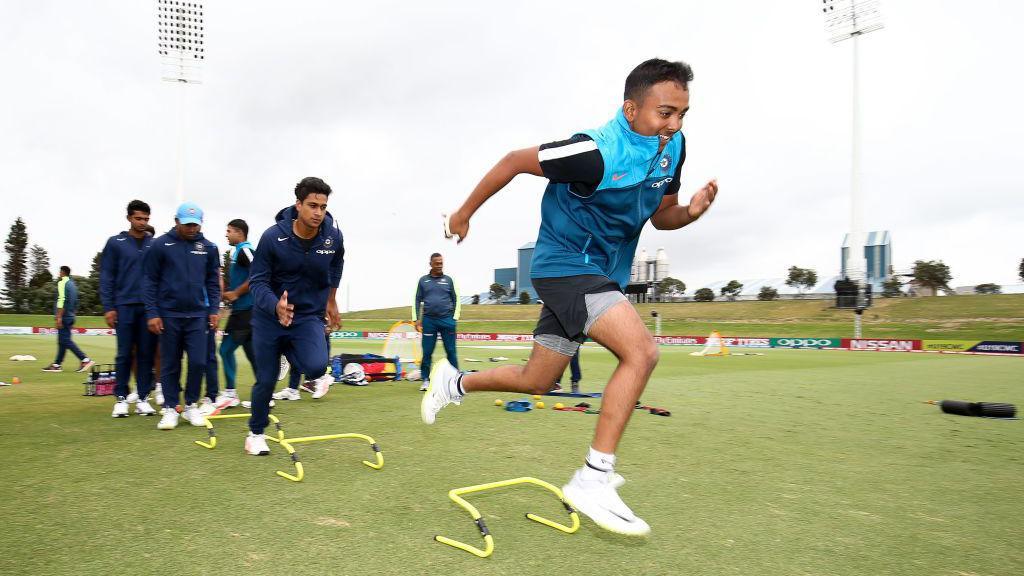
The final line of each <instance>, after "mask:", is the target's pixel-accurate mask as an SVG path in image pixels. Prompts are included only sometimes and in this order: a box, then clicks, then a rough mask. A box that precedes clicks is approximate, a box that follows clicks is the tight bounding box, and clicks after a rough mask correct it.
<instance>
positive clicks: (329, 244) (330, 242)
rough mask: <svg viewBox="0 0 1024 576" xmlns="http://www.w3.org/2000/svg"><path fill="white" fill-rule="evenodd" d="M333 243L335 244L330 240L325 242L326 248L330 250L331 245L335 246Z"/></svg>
mask: <svg viewBox="0 0 1024 576" xmlns="http://www.w3.org/2000/svg"><path fill="white" fill-rule="evenodd" d="M333 243H334V240H331V239H330V238H328V239H326V240H324V246H327V247H328V248H330V246H331V244H333Z"/></svg>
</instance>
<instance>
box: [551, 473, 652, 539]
mask: <svg viewBox="0 0 1024 576" xmlns="http://www.w3.org/2000/svg"><path fill="white" fill-rule="evenodd" d="M625 482H626V481H625V479H623V478H622V476H620V475H618V474H616V473H615V472H605V473H603V474H601V475H600V476H599V477H598V478H597V479H595V480H587V479H584V478H583V470H577V471H576V473H575V474H573V476H572V478H571V479H570V480H569V483H568V484H566V485H565V486H563V487H562V493H563V494H564V495H565V499H566V500H567V501H568V502H569V505H571V506H572V507H573V508H575V509H576V510H578V511H579V512H582V513H583V514H586V515H587V517H588V518H590V519H591V520H593V521H594V523H595V524H597V525H598V526H600V527H601V528H604V529H605V530H608V531H610V532H615V533H617V534H624V535H626V536H646V535H647V534H649V533H650V532H651V527H650V526H649V525H648V524H647V522H644V521H643V519H641V518H639V517H637V515H636V514H633V511H632V510H630V509H629V506H626V503H625V502H623V501H622V498H619V494H618V492H616V491H615V489H616V488H618V487H619V486H622V485H623V484H624V483H625Z"/></svg>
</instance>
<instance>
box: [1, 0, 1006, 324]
mask: <svg viewBox="0 0 1024 576" xmlns="http://www.w3.org/2000/svg"><path fill="white" fill-rule="evenodd" d="M820 6H821V4H820V0H801V1H791V0H778V1H774V2H773V1H766V0H765V1H754V0H751V1H744V2H741V1H715V2H711V1H706V2H697V1H683V0H672V1H666V2H645V1H634V2H628V3H627V2H621V1H617V2H605V1H595V0H586V1H573V2H567V1H558V2H551V1H547V2H539V1H538V2H515V1H510V2H502V3H495V2H479V1H475V2H474V1H457V2H456V1H451V2H445V1H439V2H430V3H423V2H419V3H412V2H363V3H359V4H358V5H356V4H355V3H349V2H336V1H335V2H332V1H303V2H265V1H254V0H246V1H244V2H243V1H241V0H237V1H228V0H208V1H206V2H205V10H206V22H205V24H206V33H207V50H208V51H207V54H208V56H207V60H206V66H205V68H204V71H203V76H204V83H203V84H202V85H198V86H186V87H185V92H186V96H185V103H186V104H185V108H186V110H187V130H186V133H187V150H186V160H185V165H186V170H185V172H186V176H185V190H186V193H185V196H186V199H189V200H194V201H196V202H198V203H199V204H200V205H201V206H202V207H203V208H204V209H205V210H206V211H207V218H206V224H205V225H204V232H205V233H206V234H207V236H208V237H209V238H210V239H212V240H213V241H215V242H217V243H218V244H219V245H220V246H221V248H222V249H223V248H224V247H225V246H226V244H225V241H224V238H223V229H224V224H225V223H226V222H227V221H228V220H230V219H232V218H244V219H245V220H247V221H248V222H249V224H250V227H251V228H252V230H253V232H252V235H253V236H256V237H258V235H259V233H260V232H261V231H262V230H263V229H265V228H266V227H267V226H269V225H270V224H271V223H272V217H273V215H274V214H275V213H276V212H277V210H278V209H280V208H281V207H283V206H285V205H287V204H289V203H291V202H292V201H293V200H294V197H293V196H292V188H293V187H294V185H295V183H296V182H297V181H298V180H299V179H301V178H302V177H304V176H309V175H315V176H320V177H322V178H324V179H325V180H326V181H327V182H328V183H329V184H330V185H331V186H332V187H333V189H334V191H335V193H334V195H332V197H331V201H330V211H331V212H332V213H333V215H334V217H335V218H336V219H338V220H339V221H340V225H341V229H342V231H343V233H344V235H345V245H346V249H347V257H346V260H347V263H346V267H345V274H344V279H343V289H342V291H341V292H340V294H341V295H340V297H339V303H340V304H341V306H342V307H343V309H344V307H345V306H346V293H348V296H347V298H348V299H349V300H348V303H349V304H350V306H351V308H352V309H364V308H374V307H383V306H391V305H399V304H405V303H407V302H409V301H410V300H411V297H412V293H413V290H414V285H415V281H416V278H417V277H418V276H419V275H421V274H424V273H426V271H427V260H428V256H429V254H430V253H431V252H433V251H435V250H436V251H440V252H442V253H444V255H445V258H446V263H447V264H446V271H447V272H448V273H449V274H451V275H453V276H454V277H455V278H456V279H457V280H458V281H459V284H460V287H461V288H462V291H463V293H465V294H468V293H471V292H482V291H485V290H486V289H487V287H488V285H489V284H490V283H491V281H492V278H493V269H494V268H496V267H507V266H513V265H514V263H515V250H516V248H517V247H519V246H520V245H522V244H523V243H525V242H529V241H532V240H534V239H535V237H536V233H537V227H538V223H539V215H540V209H539V208H540V198H541V194H542V192H543V189H544V184H545V182H544V181H543V180H541V179H539V178H536V177H532V176H520V177H518V178H517V179H516V180H515V181H514V182H513V183H512V184H511V185H510V186H508V187H507V188H506V189H505V190H504V191H503V192H501V193H500V194H499V195H498V196H496V197H495V198H494V199H492V200H491V202H489V203H488V204H486V205H485V206H484V207H483V208H482V210H481V211H480V212H478V214H477V216H476V217H475V218H474V220H473V221H472V230H471V234H470V237H469V239H468V240H467V241H466V242H465V243H463V244H462V245H460V246H458V247H456V246H455V244H454V243H449V242H446V241H444V240H443V239H442V237H441V234H440V229H441V227H440V219H439V214H440V213H441V212H442V211H448V210H451V209H453V208H455V207H456V206H458V205H459V204H460V203H461V202H462V200H463V199H464V197H465V196H466V195H467V194H468V193H469V191H470V190H471V189H472V187H473V186H474V185H475V184H476V182H477V181H478V180H479V178H480V177H481V176H482V175H483V174H484V173H485V172H486V171H487V170H488V169H489V168H490V167H491V166H492V165H493V164H494V163H495V162H496V161H497V160H498V159H500V158H501V157H502V155H503V154H504V153H506V152H507V151H509V150H513V149H517V148H523V147H527V146H532V145H537V144H540V143H542V142H547V141H551V140H557V139H563V138H566V137H568V136H569V135H571V134H572V133H574V132H575V131H578V130H581V129H585V128H590V127H595V126H599V125H601V124H603V123H604V122H606V121H607V120H608V119H609V118H610V117H611V116H612V114H613V113H614V112H615V111H616V109H617V107H618V106H619V105H620V104H621V98H622V96H621V94H622V84H623V81H624V79H625V76H626V74H628V72H629V71H630V70H631V69H632V68H633V67H634V66H635V65H636V64H638V63H639V62H641V61H643V60H645V59H647V58H651V57H662V58H667V59H673V60H684V61H686V62H688V63H690V64H691V65H692V67H693V70H694V74H695V80H694V81H693V83H692V84H691V101H690V103H691V110H690V113H689V114H688V115H687V119H686V124H685V125H684V128H683V129H684V132H685V134H686V139H687V148H688V150H687V158H686V164H685V166H684V168H683V181H682V190H683V200H684V201H685V200H686V199H688V198H689V196H690V195H691V194H692V193H693V191H695V190H696V189H697V188H699V187H700V186H701V185H702V184H703V183H704V182H705V181H707V179H709V178H712V177H717V178H718V179H719V183H720V186H721V191H720V193H719V197H718V201H717V202H716V204H715V206H714V207H713V208H712V210H711V211H710V212H709V213H708V214H707V215H706V217H705V218H704V219H702V220H701V221H700V222H698V223H697V224H694V225H693V226H691V227H688V228H684V229H682V230H678V231H672V232H661V231H656V230H654V229H653V228H650V227H648V228H647V229H646V230H645V231H644V234H643V237H642V239H641V242H640V246H642V247H646V248H647V250H648V252H651V253H653V252H654V250H656V249H657V248H658V247H665V249H666V250H667V252H668V255H669V258H670V260H671V273H672V275H673V276H675V277H678V278H681V279H683V280H684V281H685V282H686V283H687V285H688V286H689V290H688V292H690V293H692V290H693V289H695V288H697V287H699V286H701V285H702V284H705V283H710V282H713V281H716V280H724V279H730V278H738V279H744V278H759V277H773V276H776V277H777V276H784V275H785V272H786V269H787V268H788V267H789V266H792V265H799V266H802V267H810V268H814V269H816V270H817V272H818V274H819V276H822V277H827V276H830V275H833V274H836V273H838V270H839V265H840V263H839V248H840V244H841V242H842V238H843V234H844V233H845V231H846V228H847V227H848V222H849V213H848V195H849V189H850V184H849V183H850V165H851V164H850V142H851V131H850V117H851V97H850V94H851V49H850V45H849V43H843V44H838V45H833V44H830V43H829V42H828V41H827V39H826V35H825V32H824V30H823V23H822V17H821V12H820ZM882 11H883V14H884V22H885V26H886V28H885V29H884V30H882V31H880V32H876V33H872V34H870V35H868V36H866V37H865V38H863V40H862V43H861V58H862V63H863V77H862V88H863V99H862V105H863V106H862V114H863V142H864V145H863V174H864V177H863V186H864V192H865V212H866V215H865V227H866V228H867V229H874V230H881V229H887V230H891V231H892V238H893V259H894V262H895V264H896V267H897V269H906V268H909V265H910V263H911V262H913V261H914V260H917V259H925V260H931V259H942V260H944V261H945V262H946V263H947V264H949V266H950V267H951V269H952V272H953V274H954V281H953V284H954V285H973V284H978V283H982V282H997V283H1011V282H1014V279H1015V277H1016V269H1017V265H1018V263H1019V262H1020V260H1021V258H1022V257H1024V242H1022V230H1024V226H1022V223H1024V217H1022V214H1024V169H1022V168H1024V115H1022V114H1021V113H1020V101H1021V98H1022V95H1024V75H1022V74H1021V72H1020V71H1021V62H1020V58H1021V56H1022V55H1024V41H1022V40H1021V34H1020V33H1019V24H1020V22H1021V21H1024V4H1022V3H1019V2H999V1H994V0H990V1H983V0H979V1H974V2H969V3H968V2H952V1H937V0H927V1H926V0H918V1H899V2H896V1H889V2H884V1H883V3H882ZM156 21H157V18H156V2H155V0H122V1H99V0H90V1H89V2H73V1H70V0H66V1H63V2H57V1H45V0H33V1H31V2H28V1H23V2H7V3H5V6H4V9H3V17H2V18H0V58H2V63H3V74H4V78H3V81H2V83H0V85H2V90H0V111H2V112H0V195H2V201H0V224H2V227H3V234H4V235H6V231H7V228H8V226H9V225H10V224H11V222H12V221H13V220H14V218H15V217H17V216H21V217H23V218H24V219H25V221H26V223H27V225H28V231H29V237H30V241H31V242H33V243H38V244H41V245H42V246H43V247H45V248H46V249H47V250H49V252H50V254H51V262H52V264H53V266H54V268H56V267H57V266H59V265H61V264H69V265H70V266H71V267H72V268H74V269H75V271H76V273H78V272H81V273H86V271H87V269H88V265H89V262H90V260H91V258H92V256H93V254H95V252H96V251H98V250H100V249H101V248H102V246H103V243H104V241H105V239H106V237H107V236H110V235H112V234H115V233H117V232H118V231H119V230H122V229H124V228H125V224H126V223H125V221H124V206H125V204H126V203H127V202H128V200H130V199H132V198H140V199H143V200H145V201H147V202H149V203H150V204H151V205H152V207H153V215H152V216H153V223H154V225H155V226H156V227H157V228H158V230H159V231H161V232H163V231H165V230H166V229H167V228H169V227H170V226H171V225H172V224H173V220H172V218H173V209H174V206H175V183H176V180H175V174H176V172H175V166H176V163H175V158H176V156H175V153H176V152H175V151H176V131H175V130H176V128H175V126H176V124H175V122H176V120H175V118H176V116H175V109H176V108H175V105H176V93H177V92H178V88H180V87H179V86H178V85H174V84H170V83H166V82H161V80H160V66H159V59H158V55H157V46H156V45H157V39H156V36H157V33H156V28H157V26H156ZM1018 282H1019V280H1018Z"/></svg>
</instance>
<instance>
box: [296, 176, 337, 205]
mask: <svg viewBox="0 0 1024 576" xmlns="http://www.w3.org/2000/svg"><path fill="white" fill-rule="evenodd" d="M310 194H323V195H324V196H330V195H331V187H330V186H328V185H327V182H324V181H323V180H321V179H319V178H317V177H316V176H306V177H305V178H303V179H302V180H299V183H298V184H296V185H295V199H296V200H298V201H299V202H302V201H304V200H305V199H306V196H309V195H310Z"/></svg>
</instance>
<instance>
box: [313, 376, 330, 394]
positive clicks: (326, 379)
mask: <svg viewBox="0 0 1024 576" xmlns="http://www.w3.org/2000/svg"><path fill="white" fill-rule="evenodd" d="M331 384H334V376H331V373H330V372H327V373H325V374H324V375H323V376H321V377H319V378H317V379H316V380H314V381H313V399H314V400H316V399H317V398H323V397H324V396H326V395H327V393H328V392H330V391H331Z"/></svg>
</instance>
